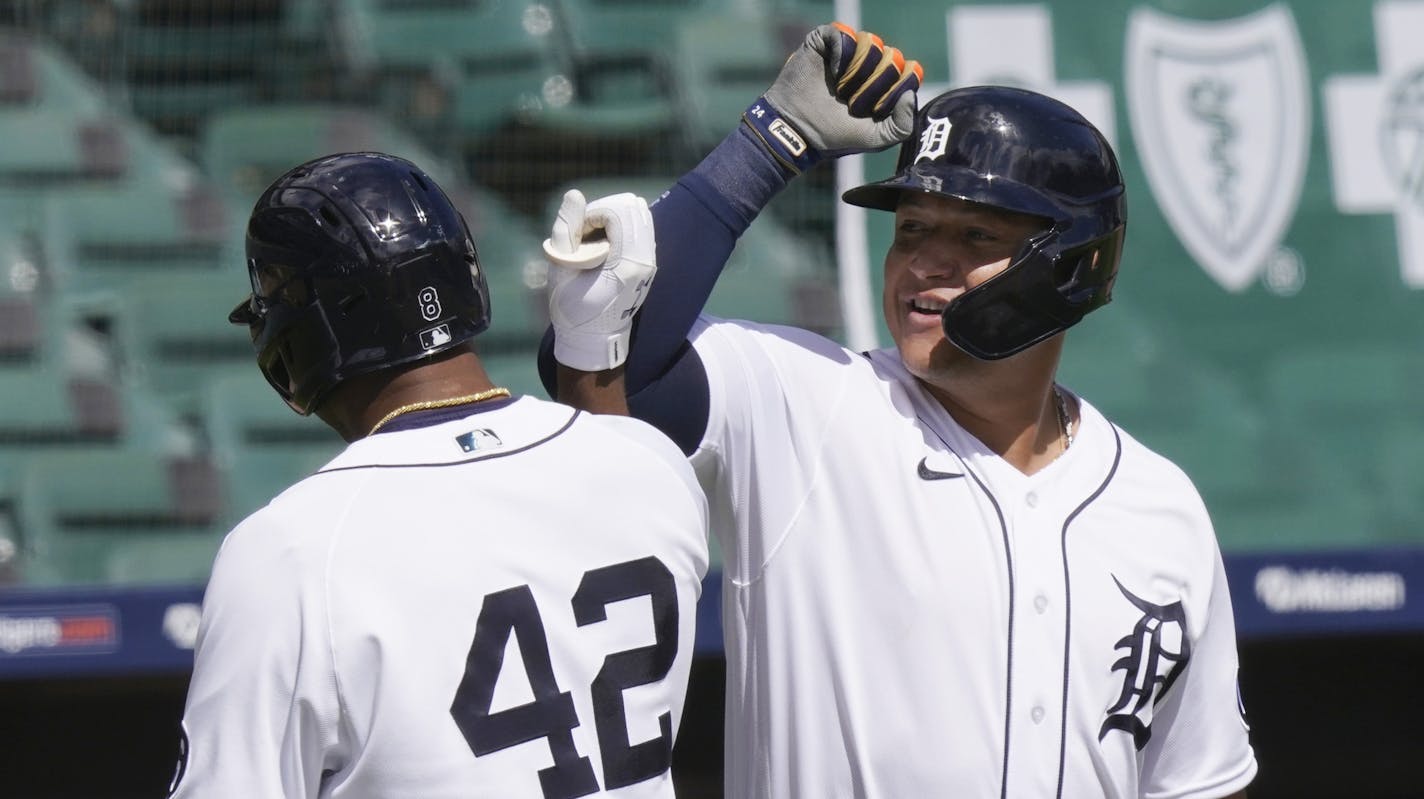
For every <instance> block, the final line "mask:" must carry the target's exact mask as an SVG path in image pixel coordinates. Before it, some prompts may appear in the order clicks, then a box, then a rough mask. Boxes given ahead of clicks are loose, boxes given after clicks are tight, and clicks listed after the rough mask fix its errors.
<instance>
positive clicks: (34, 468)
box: [17, 449, 226, 585]
mask: <svg viewBox="0 0 1424 799" xmlns="http://www.w3.org/2000/svg"><path fill="white" fill-rule="evenodd" d="M223 495H224V487H223V485H222V479H221V473H220V472H219V471H218V470H217V469H216V468H214V466H213V464H211V463H209V462H207V461H206V460H204V459H202V458H194V457H174V456H170V455H163V454H154V453H140V452H135V451H132V450H127V451H115V450H110V449H96V450H86V451H67V452H46V453H37V454H34V455H32V456H30V458H28V459H27V461H26V463H25V466H24V470H23V473H22V474H21V475H20V478H19V489H18V492H17V503H18V508H17V517H18V519H19V522H20V536H21V541H22V544H21V569H22V572H23V574H24V577H25V580H26V582H28V583H30V584H39V585H46V584H65V585H74V584H86V583H87V584H96V583H97V584H115V583H150V584H151V583H189V584H191V583H200V582H202V581H203V580H205V579H206V578H207V574H208V570H209V568H210V567H211V565H212V558H213V555H214V554H215V553H216V551H217V547H218V544H219V542H220V541H221V537H222V535H223V534H224V533H225V532H226V529H225V528H223V527H222V525H221V523H220V518H221V511H222V503H223Z"/></svg>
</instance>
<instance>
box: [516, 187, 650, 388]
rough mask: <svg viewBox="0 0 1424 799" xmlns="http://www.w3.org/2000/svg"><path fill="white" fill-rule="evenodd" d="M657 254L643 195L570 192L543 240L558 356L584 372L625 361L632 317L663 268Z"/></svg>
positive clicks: (550, 308) (567, 364)
mask: <svg viewBox="0 0 1424 799" xmlns="http://www.w3.org/2000/svg"><path fill="white" fill-rule="evenodd" d="M655 251H656V250H655V247H654V239H653V215H652V213H650V212H649V211H648V204H647V202H645V201H644V200H643V198H642V197H639V196H637V195H635V194H628V193H623V194H614V195H612V196H609V197H602V198H600V199H597V200H594V201H593V202H591V203H589V202H586V201H585V200H584V196H583V193H582V192H580V191H578V190H577V189H572V190H570V191H568V192H566V193H565V194H564V201H563V204H562V205H560V206H559V214H558V217H557V218H556V219H555V220H554V226H553V230H552V235H550V237H549V238H547V239H545V240H544V255H545V257H547V258H548V259H549V288H550V291H549V320H550V322H552V323H553V327H554V358H555V360H557V361H558V362H559V363H561V364H563V365H565V366H569V367H572V368H574V369H579V370H581V371H584V372H600V371H603V370H605V369H612V368H614V367H615V366H621V365H622V364H623V362H624V361H625V360H626V359H627V358H628V339H629V337H630V334H631V332H632V329H633V316H634V314H636V313H637V312H638V309H639V308H640V307H642V305H643V300H644V298H646V297H647V296H648V288H649V287H650V286H651V285H652V283H653V275H654V274H656V272H657V261H656V258H655V257H654V253H655Z"/></svg>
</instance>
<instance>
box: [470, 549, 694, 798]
mask: <svg viewBox="0 0 1424 799" xmlns="http://www.w3.org/2000/svg"><path fill="white" fill-rule="evenodd" d="M640 596H646V597H648V598H649V599H650V600H651V601H652V608H653V629H654V632H655V634H656V637H655V639H654V640H655V643H653V645H652V646H646V647H641V648H638V649H630V650H627V651H624V652H616V653H613V654H610V655H608V656H607V657H606V658H604V661H603V668H602V669H600V670H599V672H598V675H597V676H595V677H594V680H593V684H592V685H591V686H590V687H589V690H590V693H591V695H592V698H593V707H594V716H595V719H594V720H595V728H596V729H597V732H598V748H599V751H600V752H601V753H602V756H603V782H604V785H606V786H607V787H608V789H609V790H613V789H614V788H621V787H623V786H625V785H632V784H634V783H638V782H642V781H643V780H646V779H650V778H652V777H656V776H658V775H660V774H662V773H663V772H665V771H667V770H668V768H669V767H670V766H671V763H672V716H671V713H663V714H662V715H661V716H659V717H658V726H659V728H660V729H661V731H662V732H661V735H660V736H659V737H658V738H655V739H653V740H650V741H644V742H642V743H639V744H631V743H630V742H629V740H628V725H627V716H626V710H625V708H624V704H623V691H624V690H626V689H628V688H632V687H634V686H637V685H646V684H649V683H653V682H657V681H659V680H661V679H663V678H664V677H666V676H667V673H668V671H669V670H671V669H672V666H673V661H674V660H675V658H676V656H677V640H678V639H677V629H678V608H677V583H676V581H675V580H674V578H673V576H672V572H670V571H668V568H667V566H665V565H663V563H662V561H660V560H658V559H657V558H654V557H647V558H642V559H640V560H631V561H628V562H626V563H619V564H615V565H613V566H606V567H603V568H601V569H594V570H592V571H589V572H586V573H584V576H583V580H582V581H581V582H580V583H579V587H578V590H577V591H576V592H575V593H574V596H573V600H572V603H573V610H574V619H575V621H577V622H578V625H579V626H580V627H582V626H585V625H588V624H594V623H596V622H600V621H603V620H605V619H606V618H607V606H608V605H610V604H612V603H614V602H620V601H622V600H625V599H632V598H634V597H640ZM511 635H513V636H515V637H516V638H517V640H518V642H519V653H520V656H521V657H522V658H523V660H524V672H525V674H526V675H527V676H528V679H529V684H530V688H531V689H533V694H534V701H532V702H529V703H527V704H523V705H519V706H517V707H511V708H507V709H504V710H500V711H497V712H491V707H490V706H491V704H492V702H493V700H494V690H495V682H496V680H497V679H498V677H499V672H500V669H501V668H502V666H503V665H504V653H505V649H506V647H507V646H508V643H509V638H510V636H511ZM450 715H451V716H453V717H454V719H455V723H456V725H458V726H459V728H460V732H461V733H463V734H464V736H465V741H466V742H467V743H468V744H469V746H470V751H472V752H474V753H475V756H476V757H479V756H482V755H487V754H490V753H492V752H498V751H499V750H501V749H508V748H509V747H511V746H517V745H519V744H523V743H528V742H529V741H534V740H538V739H540V738H543V739H546V740H547V741H548V743H549V751H550V752H551V753H552V754H553V757H554V765H552V766H550V767H548V768H545V769H541V770H540V771H539V784H540V786H541V787H542V788H543V791H544V797H545V799H574V797H579V796H587V795H589V794H592V793H597V792H598V791H599V786H598V779H597V777H595V775H594V772H593V765H592V764H591V763H590V761H589V759H588V758H587V757H585V756H583V755H580V754H579V752H578V749H577V748H576V746H575V745H574V738H573V732H572V731H573V728H574V727H577V726H579V718H578V712H577V710H576V709H575V707H574V701H573V697H572V696H571V695H570V694H569V692H568V691H564V690H562V689H560V687H559V684H558V681H557V680H556V679H555V677H554V668H553V664H552V663H551V659H550V656H549V639H548V636H547V635H546V634H545V632H544V621H543V619H542V618H541V617H540V616H539V608H538V607H537V606H536V605H535V603H534V594H533V592H532V591H530V590H529V586H527V585H521V586H517V587H515V588H508V589H505V590H503V591H498V592H496V593H493V594H489V595H487V596H486V597H485V599H484V605H483V607H482V608H481V609H480V617H479V620H478V622H476V625H475V640H474V643H472V644H471V645H470V652H469V655H467V656H466V659H465V676H464V679H462V680H461V681H460V687H459V689H458V690H457V691H456V692H455V701H454V704H452V705H451V706H450Z"/></svg>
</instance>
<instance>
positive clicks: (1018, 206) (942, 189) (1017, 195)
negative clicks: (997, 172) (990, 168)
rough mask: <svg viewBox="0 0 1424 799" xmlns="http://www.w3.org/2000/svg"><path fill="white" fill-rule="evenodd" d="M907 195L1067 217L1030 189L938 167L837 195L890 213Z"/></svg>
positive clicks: (914, 169) (912, 171)
mask: <svg viewBox="0 0 1424 799" xmlns="http://www.w3.org/2000/svg"><path fill="white" fill-rule="evenodd" d="M908 192H917V193H920V194H933V195H937V196H940V197H952V198H954V199H957V200H964V201H966V202H971V203H978V204H980V205H986V206H989V207H991V208H999V209H1002V210H1005V211H1015V212H1017V213H1021V214H1029V215H1031V216H1041V217H1043V218H1045V219H1049V220H1060V219H1063V218H1065V217H1066V216H1067V215H1066V214H1065V212H1064V209H1063V208H1062V206H1060V205H1059V204H1058V203H1056V202H1054V201H1053V199H1052V198H1050V197H1049V196H1047V195H1046V194H1045V193H1044V192H1042V191H1040V190H1038V189H1035V188H1033V187H1032V186H1025V185H1024V184H1022V183H1018V182H1015V181H1012V180H1007V179H1004V178H996V177H995V176H992V175H990V176H985V175H980V174H978V173H976V172H974V171H973V170H969V169H962V168H953V169H946V168H945V167H944V166H942V165H927V166H926V167H924V168H923V169H922V168H920V167H918V166H915V167H911V168H909V169H907V170H904V171H903V172H901V173H899V174H897V175H895V176H894V177H891V178H887V179H886V180H881V181H877V182H875V183H867V184H865V185H864V186H857V187H855V188H853V189H850V190H848V191H846V192H845V193H844V194H842V195H841V199H842V200H844V201H846V202H847V203H850V204H851V205H858V206H860V207H862V208H874V209H876V210H880V211H894V210H895V207H896V206H897V205H899V203H900V199H901V198H902V197H904V196H905V194H906V193H908Z"/></svg>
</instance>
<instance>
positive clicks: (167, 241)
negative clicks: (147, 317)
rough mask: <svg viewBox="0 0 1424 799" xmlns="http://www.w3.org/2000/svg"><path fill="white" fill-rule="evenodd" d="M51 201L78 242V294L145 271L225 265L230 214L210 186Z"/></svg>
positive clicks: (80, 192) (73, 193) (65, 195)
mask: <svg viewBox="0 0 1424 799" xmlns="http://www.w3.org/2000/svg"><path fill="white" fill-rule="evenodd" d="M50 202H52V203H53V204H54V206H55V214H56V216H57V217H59V218H61V219H63V220H65V224H66V225H67V227H68V230H69V233H70V234H71V235H72V236H73V241H74V253H75V263H74V267H75V286H74V288H77V289H81V290H88V289H98V288H110V287H114V286H116V285H122V284H123V282H124V281H125V280H127V279H128V277H129V276H130V275H134V274H142V273H155V272H158V273H166V272H172V271H176V270H183V269H197V270H204V271H216V269H217V268H218V267H219V266H220V265H221V264H222V263H223V260H224V255H225V251H224V248H225V246H226V245H227V243H228V241H229V239H228V235H229V231H228V225H229V224H230V222H229V210H228V208H227V206H226V205H225V204H224V202H223V200H222V198H221V197H220V196H219V195H218V194H217V193H216V192H215V191H214V190H213V189H212V187H210V186H208V185H207V184H206V183H203V182H194V183H186V184H185V183H181V182H180V183H179V184H177V185H174V186H162V185H144V184H140V183H134V184H128V185H124V186H120V187H115V188H88V187H85V188H70V189H66V190H65V191H63V192H61V193H56V194H55V195H53V196H52V197H51V199H50Z"/></svg>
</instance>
